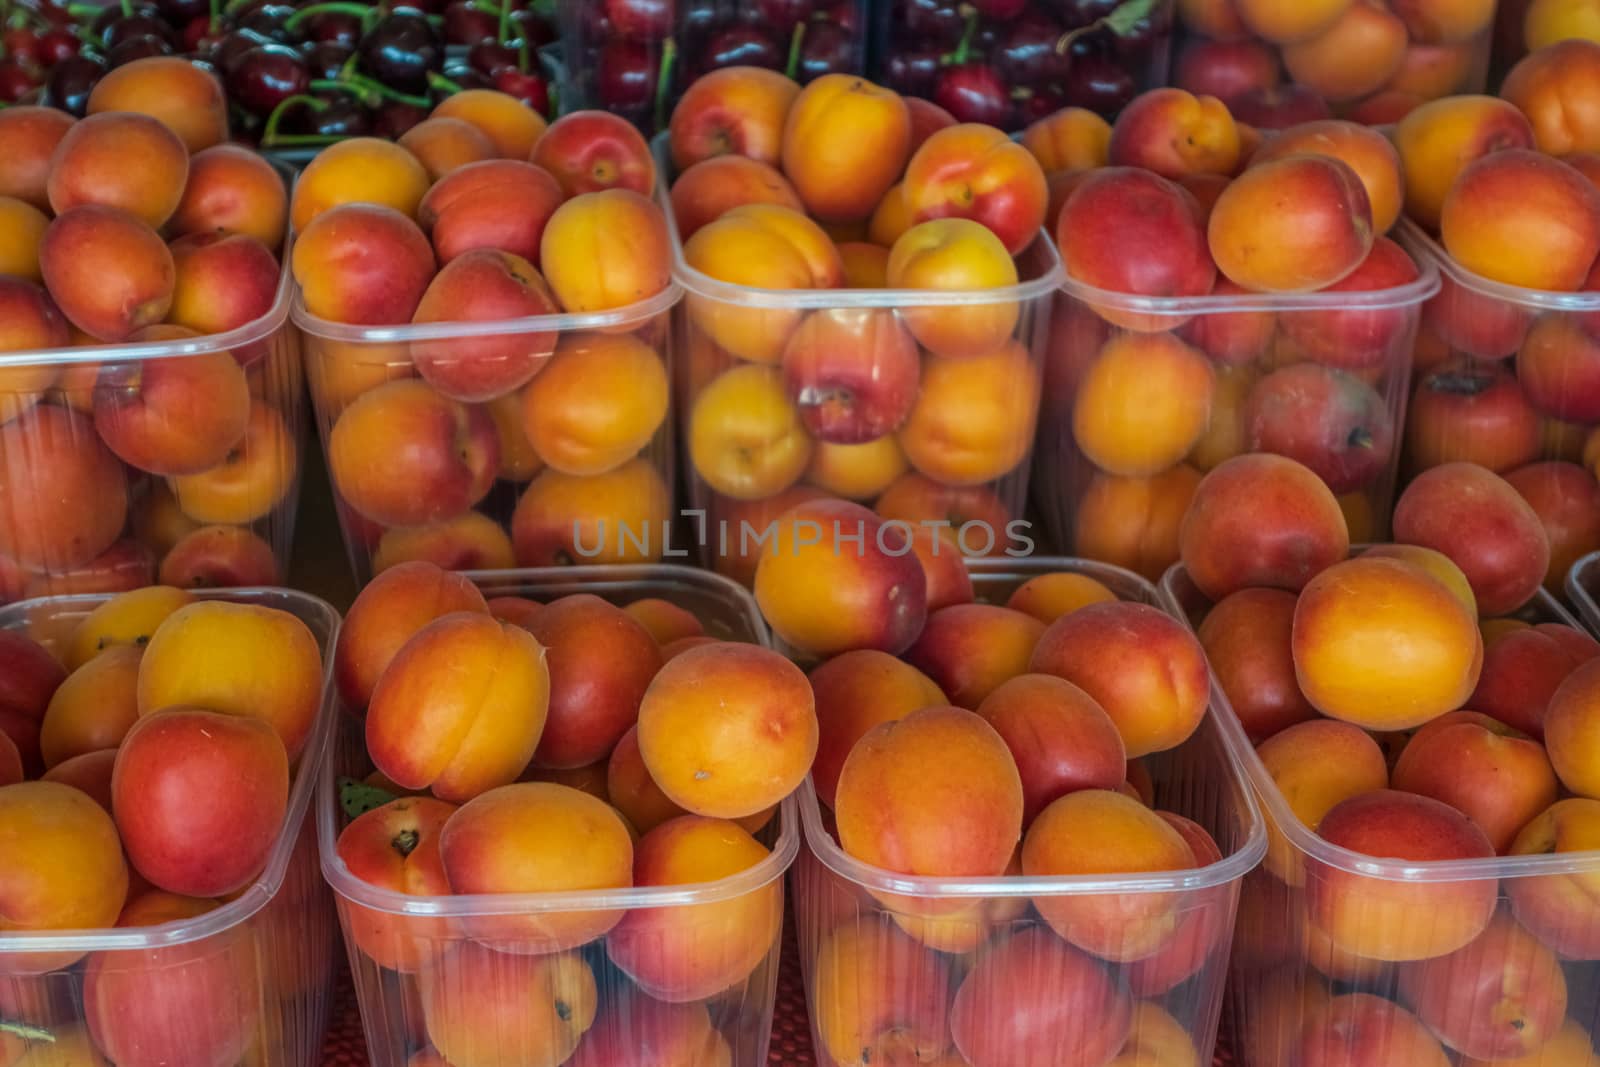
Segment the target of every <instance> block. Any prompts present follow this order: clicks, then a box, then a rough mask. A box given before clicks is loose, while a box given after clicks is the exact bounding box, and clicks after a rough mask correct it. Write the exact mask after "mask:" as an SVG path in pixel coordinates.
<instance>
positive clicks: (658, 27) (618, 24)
mask: <svg viewBox="0 0 1600 1067" xmlns="http://www.w3.org/2000/svg"><path fill="white" fill-rule="evenodd" d="M603 6H604V7H605V15H606V17H607V18H608V19H610V20H611V26H612V29H613V30H614V31H615V32H616V33H620V34H622V35H623V36H624V37H636V38H638V39H639V40H641V41H660V40H664V39H665V38H666V37H668V36H670V35H671V33H672V16H673V10H672V7H673V4H672V0H604V5H603Z"/></svg>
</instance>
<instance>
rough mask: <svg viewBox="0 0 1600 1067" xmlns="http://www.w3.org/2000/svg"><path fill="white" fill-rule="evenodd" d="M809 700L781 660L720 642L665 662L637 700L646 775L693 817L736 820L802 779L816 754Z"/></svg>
mask: <svg viewBox="0 0 1600 1067" xmlns="http://www.w3.org/2000/svg"><path fill="white" fill-rule="evenodd" d="M817 734H818V727H817V716H816V707H815V700H814V698H813V696H812V693H811V687H810V685H809V683H808V682H807V681H806V678H805V675H804V674H802V673H801V671H800V669H799V668H798V667H795V666H794V665H793V664H792V663H789V662H788V661H787V660H786V659H784V658H783V657H782V656H780V655H778V654H777V653H775V652H771V651H769V650H767V649H763V648H759V647H757V646H754V645H742V644H734V643H731V642H722V643H718V644H713V645H705V646H703V647H701V648H693V649H690V650H689V651H687V652H684V653H682V654H681V655H679V656H677V657H675V658H673V659H672V660H671V661H670V662H668V663H667V664H665V665H664V666H663V667H662V668H661V670H660V671H659V672H657V674H656V676H655V678H654V679H653V680H652V681H651V683H650V686H649V688H648V689H646V690H645V694H644V698H643V699H642V700H641V702H640V704H639V734H638V739H639V751H640V754H641V756H642V757H643V759H644V764H645V766H646V768H648V769H649V772H650V777H651V778H653V779H654V780H655V782H656V784H657V785H659V786H660V787H661V791H662V792H663V793H665V794H666V795H667V797H668V798H669V799H671V800H672V801H673V803H675V804H677V805H678V806H680V807H682V808H683V809H685V810H686V811H688V812H690V813H692V814H695V815H706V816H709V817H711V818H726V819H739V818H744V817H746V816H749V815H753V814H755V813H756V812H759V811H763V810H765V809H766V808H769V807H771V806H773V805H774V804H777V803H778V802H779V801H781V800H782V799H783V798H784V797H786V796H788V795H789V794H790V793H791V792H793V791H794V789H795V788H796V787H797V786H798V785H799V784H800V782H801V780H802V779H803V778H804V777H805V775H806V772H807V771H808V770H809V769H810V767H811V761H812V759H813V758H814V756H815V755H816V751H817Z"/></svg>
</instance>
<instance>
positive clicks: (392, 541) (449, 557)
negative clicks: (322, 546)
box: [372, 511, 516, 574]
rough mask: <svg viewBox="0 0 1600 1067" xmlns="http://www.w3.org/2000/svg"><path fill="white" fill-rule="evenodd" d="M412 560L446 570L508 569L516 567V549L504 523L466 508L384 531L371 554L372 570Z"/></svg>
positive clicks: (378, 571)
mask: <svg viewBox="0 0 1600 1067" xmlns="http://www.w3.org/2000/svg"><path fill="white" fill-rule="evenodd" d="M413 560H427V561H428V562H430V563H435V564H438V565H439V566H441V567H444V568H445V569H447V570H457V571H461V570H507V569H509V568H512V567H515V566H516V552H515V550H514V549H513V548H512V545H511V535H510V534H509V533H507V532H506V529H505V527H504V525H503V524H501V523H498V522H496V521H495V520H493V519H491V518H489V516H487V515H485V514H483V513H482V512H478V511H468V512H464V513H463V514H460V515H457V516H455V517H454V518H451V519H445V520H444V521H442V522H436V523H431V524H429V525H427V526H395V527H391V528H390V529H388V530H385V531H384V532H383V536H382V537H380V538H379V539H378V544H377V547H376V548H375V549H374V550H373V553H372V573H373V574H382V573H383V572H384V571H386V570H388V569H390V568H391V567H394V566H396V565H398V564H401V563H405V562H408V561H413Z"/></svg>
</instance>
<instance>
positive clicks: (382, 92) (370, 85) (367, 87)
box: [339, 70, 433, 109]
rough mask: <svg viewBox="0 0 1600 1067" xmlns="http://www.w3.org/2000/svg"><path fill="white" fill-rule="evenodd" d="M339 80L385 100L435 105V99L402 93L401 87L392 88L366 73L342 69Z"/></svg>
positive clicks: (416, 104)
mask: <svg viewBox="0 0 1600 1067" xmlns="http://www.w3.org/2000/svg"><path fill="white" fill-rule="evenodd" d="M339 81H340V83H341V84H343V85H347V86H354V87H355V88H357V89H359V90H361V91H363V92H366V93H370V94H371V95H372V96H376V97H378V98H380V99H383V100H393V101H395V102H396V103H399V104H410V105H411V106H412V107H420V108H430V109H431V108H432V107H433V101H432V100H429V99H428V98H427V97H425V96H412V95H411V94H410V93H402V92H401V91H400V90H399V89H391V88H389V87H388V86H387V85H385V84H383V83H382V82H380V81H378V80H377V79H375V78H369V77H367V76H366V75H365V74H357V73H355V72H354V71H352V70H340V71H339Z"/></svg>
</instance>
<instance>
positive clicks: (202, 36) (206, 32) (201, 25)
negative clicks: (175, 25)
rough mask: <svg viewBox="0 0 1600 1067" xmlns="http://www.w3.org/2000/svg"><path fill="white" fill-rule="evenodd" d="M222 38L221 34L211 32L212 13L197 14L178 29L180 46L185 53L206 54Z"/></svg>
mask: <svg viewBox="0 0 1600 1067" xmlns="http://www.w3.org/2000/svg"><path fill="white" fill-rule="evenodd" d="M220 40H222V38H221V36H214V35H213V34H212V32H211V16H210V15H196V16H195V17H194V18H192V19H190V20H189V21H188V22H185V23H184V24H183V29H181V30H179V31H178V47H179V48H181V49H182V50H183V52H184V54H185V55H205V54H206V53H208V52H210V51H211V49H212V48H214V47H216V44H217V42H218V41H220Z"/></svg>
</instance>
